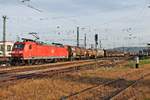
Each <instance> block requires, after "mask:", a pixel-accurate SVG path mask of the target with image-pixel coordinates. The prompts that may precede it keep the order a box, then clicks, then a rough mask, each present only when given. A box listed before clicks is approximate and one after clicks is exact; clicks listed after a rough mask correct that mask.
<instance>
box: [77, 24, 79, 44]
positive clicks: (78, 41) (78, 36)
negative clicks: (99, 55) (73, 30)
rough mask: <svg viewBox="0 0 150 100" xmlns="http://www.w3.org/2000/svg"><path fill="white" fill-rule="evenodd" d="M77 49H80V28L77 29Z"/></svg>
mask: <svg viewBox="0 0 150 100" xmlns="http://www.w3.org/2000/svg"><path fill="white" fill-rule="evenodd" d="M77 47H79V27H77Z"/></svg>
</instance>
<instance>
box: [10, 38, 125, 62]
mask: <svg viewBox="0 0 150 100" xmlns="http://www.w3.org/2000/svg"><path fill="white" fill-rule="evenodd" d="M105 56H108V57H115V56H117V57H118V56H122V57H123V56H124V53H123V52H119V53H118V52H110V51H109V52H108V51H107V50H103V49H97V50H95V49H85V48H81V47H76V46H70V45H62V44H59V43H52V44H45V43H43V42H37V41H34V40H31V39H23V41H22V42H16V43H14V46H13V49H12V52H11V65H25V64H29V65H31V64H41V63H49V62H56V61H66V60H75V59H76V60H80V59H94V58H100V57H105Z"/></svg>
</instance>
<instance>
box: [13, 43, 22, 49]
mask: <svg viewBox="0 0 150 100" xmlns="http://www.w3.org/2000/svg"><path fill="white" fill-rule="evenodd" d="M13 48H14V49H23V48H24V44H15V45H14V47H13Z"/></svg>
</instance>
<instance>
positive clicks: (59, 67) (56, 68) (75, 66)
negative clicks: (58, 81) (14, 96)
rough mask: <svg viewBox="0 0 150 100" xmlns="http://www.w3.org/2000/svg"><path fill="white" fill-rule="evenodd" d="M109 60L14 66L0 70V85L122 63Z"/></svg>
mask: <svg viewBox="0 0 150 100" xmlns="http://www.w3.org/2000/svg"><path fill="white" fill-rule="evenodd" d="M108 62H110V60H97V61H95V60H90V61H89V60H86V61H75V62H68V63H67V62H65V63H58V64H57V63H56V64H52V65H44V66H42V65H40V66H39V67H37V66H30V67H29V68H23V67H16V68H8V69H1V70H0V83H1V85H0V86H3V85H5V84H7V83H10V82H13V81H17V80H20V79H30V78H39V77H45V76H51V77H52V76H54V75H59V74H60V75H61V74H63V73H67V72H72V71H78V70H85V69H91V68H95V66H97V65H98V66H114V65H115V64H118V63H122V62H123V61H122V60H121V61H117V62H115V64H114V62H113V63H111V64H109V63H108Z"/></svg>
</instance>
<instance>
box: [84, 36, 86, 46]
mask: <svg viewBox="0 0 150 100" xmlns="http://www.w3.org/2000/svg"><path fill="white" fill-rule="evenodd" d="M84 47H85V48H86V34H85V36H84Z"/></svg>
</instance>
